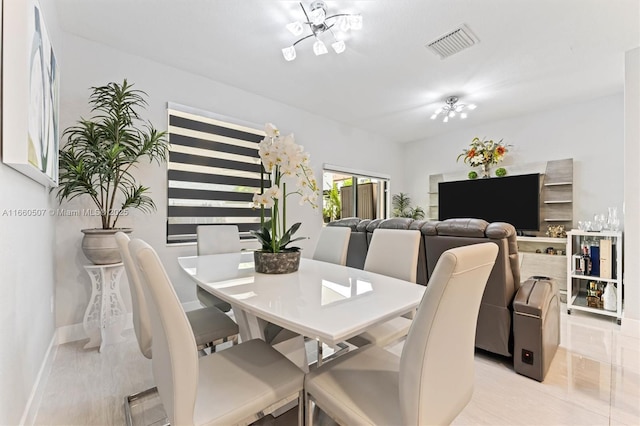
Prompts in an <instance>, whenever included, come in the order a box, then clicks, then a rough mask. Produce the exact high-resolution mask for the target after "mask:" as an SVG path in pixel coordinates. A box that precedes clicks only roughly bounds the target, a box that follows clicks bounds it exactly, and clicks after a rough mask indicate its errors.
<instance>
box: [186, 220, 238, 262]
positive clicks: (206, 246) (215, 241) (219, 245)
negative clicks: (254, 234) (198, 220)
mask: <svg viewBox="0 0 640 426" xmlns="http://www.w3.org/2000/svg"><path fill="white" fill-rule="evenodd" d="M196 234H197V237H198V256H202V255H207V254H222V253H235V252H239V251H240V250H242V246H241V245H240V231H239V230H238V226H236V225H199V226H198V227H197V228H196Z"/></svg>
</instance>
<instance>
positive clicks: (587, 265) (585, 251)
mask: <svg viewBox="0 0 640 426" xmlns="http://www.w3.org/2000/svg"><path fill="white" fill-rule="evenodd" d="M582 259H583V261H584V274H585V275H591V257H590V256H589V247H588V246H587V245H586V244H585V245H584V246H582Z"/></svg>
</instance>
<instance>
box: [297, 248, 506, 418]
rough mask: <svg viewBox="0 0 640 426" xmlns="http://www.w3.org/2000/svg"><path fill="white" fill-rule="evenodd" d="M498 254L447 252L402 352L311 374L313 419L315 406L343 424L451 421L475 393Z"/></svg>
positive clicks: (370, 354)
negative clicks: (478, 342) (481, 324)
mask: <svg viewBox="0 0 640 426" xmlns="http://www.w3.org/2000/svg"><path fill="white" fill-rule="evenodd" d="M497 253H498V246H497V245H496V244H494V243H483V244H473V245H469V246H463V247H458V248H454V249H451V250H448V251H446V252H444V253H443V254H442V256H441V257H440V259H439V260H438V263H437V265H436V267H435V269H434V271H433V274H432V276H431V279H430V280H429V284H428V285H427V289H426V291H425V293H424V296H423V298H422V301H421V303H420V306H419V308H418V310H417V313H416V316H415V319H414V320H413V323H412V325H411V328H410V330H409V334H408V336H407V339H406V341H405V343H404V347H403V349H402V354H401V356H400V357H398V356H396V355H394V354H392V353H391V352H389V351H386V350H384V349H382V348H380V347H379V346H376V345H368V346H366V347H364V348H359V349H357V350H355V351H352V352H350V353H348V354H346V355H344V356H342V357H340V358H338V359H336V360H334V361H332V362H330V363H326V364H324V365H323V366H322V367H319V368H318V369H316V370H314V371H312V372H311V373H309V374H308V375H307V376H306V378H305V404H306V407H305V411H306V413H307V423H306V424H307V425H309V426H312V423H313V404H316V405H317V406H318V407H319V408H320V409H321V410H322V411H324V412H325V413H326V414H327V415H328V416H329V417H331V418H333V419H334V420H336V421H337V422H338V423H339V424H350V425H364V424H367V425H427V424H429V425H432V424H433V425H445V424H449V423H451V422H452V421H453V420H454V419H455V418H456V416H457V415H458V414H459V413H460V412H461V411H462V409H463V408H464V407H465V406H466V405H467V403H468V402H469V400H470V399H471V396H472V394H473V386H474V381H475V378H474V371H475V370H474V368H475V367H474V342H475V334H476V323H477V319H478V311H479V309H480V300H481V298H482V294H483V292H484V288H485V286H486V284H487V280H488V278H489V274H490V273H491V270H492V268H493V265H494V263H495V259H496V256H497Z"/></svg>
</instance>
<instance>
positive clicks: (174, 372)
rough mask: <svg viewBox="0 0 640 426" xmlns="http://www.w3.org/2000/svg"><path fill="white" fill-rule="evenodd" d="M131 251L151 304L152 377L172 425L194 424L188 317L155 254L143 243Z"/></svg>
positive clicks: (193, 351)
mask: <svg viewBox="0 0 640 426" xmlns="http://www.w3.org/2000/svg"><path fill="white" fill-rule="evenodd" d="M129 250H130V252H131V256H132V258H133V259H134V263H135V264H136V265H137V267H138V272H139V276H140V281H141V282H142V287H143V289H144V292H145V296H146V299H147V301H148V308H149V314H150V315H149V316H150V319H151V330H152V335H153V339H152V340H153V358H152V359H151V363H152V369H153V377H154V379H155V382H156V386H157V388H158V393H159V394H160V399H161V401H162V405H163V406H164V409H165V411H166V413H167V417H168V419H169V422H170V424H172V425H191V424H193V412H194V407H195V403H196V391H197V387H198V353H197V348H196V341H195V338H194V337H193V332H192V331H191V326H190V325H189V321H188V320H187V316H186V314H185V312H184V310H183V309H182V305H181V304H180V301H179V299H178V296H177V295H176V292H175V290H174V289H173V286H172V285H171V282H170V280H169V277H168V276H167V273H166V271H165V269H164V267H163V266H162V263H161V262H160V259H159V258H158V255H157V254H156V252H155V251H154V250H153V248H151V246H149V245H148V244H147V243H145V242H144V241H141V240H137V239H134V240H131V242H130V243H129Z"/></svg>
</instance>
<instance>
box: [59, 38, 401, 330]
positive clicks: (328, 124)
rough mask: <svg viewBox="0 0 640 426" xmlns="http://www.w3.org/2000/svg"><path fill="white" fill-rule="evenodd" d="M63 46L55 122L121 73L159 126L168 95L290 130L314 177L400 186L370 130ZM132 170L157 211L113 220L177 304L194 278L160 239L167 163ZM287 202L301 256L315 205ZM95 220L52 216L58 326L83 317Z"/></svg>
mask: <svg viewBox="0 0 640 426" xmlns="http://www.w3.org/2000/svg"><path fill="white" fill-rule="evenodd" d="M64 49H65V63H64V65H63V68H62V75H63V78H64V82H65V84H64V87H63V90H62V101H63V108H62V117H61V128H65V127H67V126H69V125H71V124H73V122H74V121H75V120H77V119H78V118H79V117H80V115H87V114H88V109H87V97H88V95H89V90H88V88H89V87H91V86H96V85H103V84H106V83H107V82H110V81H122V79H123V78H125V77H126V78H127V79H128V80H129V82H133V83H135V85H136V86H135V87H136V88H138V89H141V90H144V91H145V92H147V93H148V95H149V108H148V111H147V114H146V117H147V118H149V119H150V120H151V121H152V122H153V123H154V125H155V126H156V127H158V128H160V129H166V127H167V113H166V103H167V102H168V101H172V102H177V103H180V104H183V105H187V106H191V107H195V108H200V109H203V110H206V111H211V112H215V113H218V114H223V115H226V116H229V117H234V118H237V119H241V120H244V121H248V122H253V123H257V124H258V125H259V126H260V127H262V126H263V125H264V123H265V122H273V123H275V124H276V125H277V126H278V127H279V128H280V129H281V131H282V132H284V133H289V132H293V133H295V135H296V141H297V142H298V143H300V144H301V145H303V146H304V147H305V149H306V150H307V151H309V152H310V154H311V163H312V166H313V167H314V170H315V174H316V178H317V179H318V181H319V182H321V179H322V171H321V168H322V164H323V163H331V164H335V165H342V166H349V167H353V168H356V169H364V170H371V171H376V172H379V173H384V174H388V175H391V180H392V185H393V186H394V187H395V186H396V185H397V186H398V187H401V186H402V180H401V179H402V175H401V172H400V171H401V169H400V154H399V149H398V147H396V146H393V145H390V144H387V143H386V141H384V140H382V139H381V138H380V137H378V136H376V135H372V134H368V133H365V132H363V131H360V130H357V129H353V128H351V127H348V126H345V125H341V124H340V123H336V122H333V121H329V120H327V119H324V118H321V117H319V116H315V115H312V114H309V113H306V112H304V111H301V110H298V109H295V108H291V107H288V106H286V105H283V104H281V103H277V102H274V101H272V100H269V99H266V98H263V97H260V96H257V95H255V94H252V93H248V92H245V91H243V90H240V89H237V88H233V87H230V86H226V85H224V84H221V83H218V82H216V81H212V80H210V79H207V78H204V77H201V76H197V75H193V74H188V73H185V72H183V71H180V70H178V69H175V68H171V67H167V66H164V65H161V64H158V63H156V62H152V61H148V60H145V59H142V58H140V57H136V56H131V55H129V54H126V53H123V52H120V51H116V50H114V49H111V48H109V47H106V46H103V45H100V44H96V43H94V42H91V41H88V40H85V39H81V38H78V37H75V36H72V35H68V34H66V35H65V42H64ZM255 72H256V75H255V78H256V79H263V80H264V84H269V78H268V76H265V75H262V74H261V73H260V67H259V66H256V69H255ZM327 108H330V105H327ZM371 147H375V149H372V148H371ZM139 175H140V178H141V182H142V183H143V184H144V185H147V186H150V187H151V190H152V196H153V198H154V201H155V202H156V204H157V206H158V211H157V213H155V214H153V215H150V216H146V215H144V214H140V213H134V214H132V217H129V218H127V219H128V220H127V221H124V222H123V223H122V224H119V225H120V226H128V225H131V226H133V227H134V228H135V230H134V233H133V234H132V236H134V237H139V238H143V239H145V240H147V241H148V242H149V243H150V244H151V245H152V246H153V247H154V248H155V249H156V250H158V252H159V254H160V257H161V258H162V260H163V262H164V264H165V267H166V269H167V271H168V272H169V275H170V276H171V278H172V279H173V282H174V285H175V286H176V289H177V292H178V294H179V296H180V298H181V299H182V301H183V302H186V301H190V300H195V290H194V289H195V287H194V284H193V283H192V282H191V281H189V280H188V278H187V277H186V276H185V275H184V273H183V272H182V271H181V270H180V269H179V267H178V265H177V261H176V258H177V257H178V256H184V255H194V254H195V247H194V246H191V247H167V246H166V244H165V238H166V236H165V232H166V231H165V223H166V184H167V183H166V167H158V166H156V165H155V164H154V165H153V166H148V165H144V166H142V167H141V168H140V174H139ZM80 205H83V206H85V207H89V206H90V205H89V204H76V203H74V204H72V205H71V206H67V207H70V208H76V207H78V206H80ZM288 205H289V206H290V207H291V211H290V212H289V214H288V216H289V217H290V218H291V220H300V221H302V222H303V226H302V227H301V228H300V230H299V231H298V234H296V235H300V236H308V237H310V238H311V239H310V240H308V241H304V242H302V243H301V244H300V246H302V247H303V250H304V251H303V255H306V256H309V255H310V253H311V251H312V249H313V247H314V246H315V240H314V237H315V236H316V235H317V233H318V232H319V230H320V227H321V223H322V216H321V211H320V210H315V211H314V210H312V209H311V208H310V207H309V206H304V207H300V206H298V203H297V202H296V201H295V200H294V201H293V202H290V203H288ZM97 226H99V223H98V222H97V220H91V218H82V217H59V218H58V220H57V231H56V238H57V244H58V247H59V249H58V251H57V254H56V265H57V274H56V304H57V317H56V321H57V325H58V326H64V325H69V324H77V323H80V322H81V321H82V316H83V312H84V308H85V306H86V303H87V300H88V297H89V278H88V277H87V276H85V275H86V274H85V273H84V271H82V265H83V264H85V263H87V261H86V260H85V258H84V255H83V254H82V253H81V251H80V238H81V234H80V229H82V228H92V227H97Z"/></svg>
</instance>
